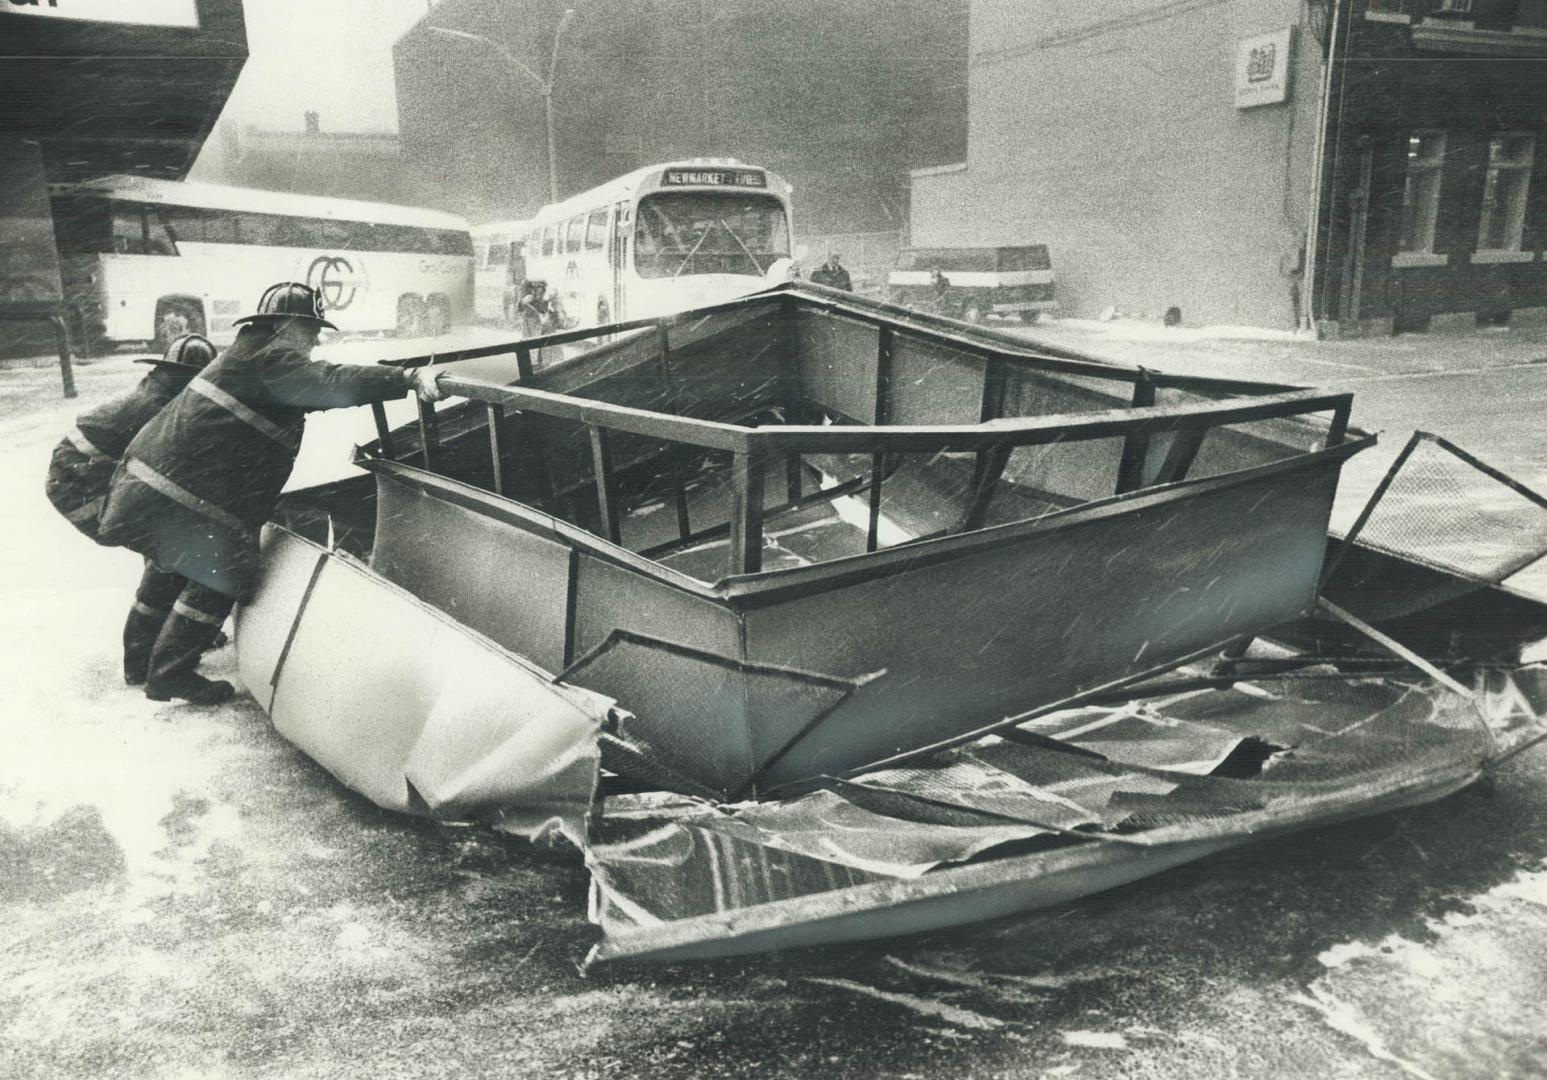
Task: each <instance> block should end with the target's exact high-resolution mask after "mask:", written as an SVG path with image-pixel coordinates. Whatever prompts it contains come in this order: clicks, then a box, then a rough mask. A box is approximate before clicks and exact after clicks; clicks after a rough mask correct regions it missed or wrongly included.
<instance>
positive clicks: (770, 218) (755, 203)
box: [634, 191, 790, 278]
mask: <svg viewBox="0 0 1547 1080" xmlns="http://www.w3.org/2000/svg"><path fill="white" fill-rule="evenodd" d="M789 253H790V230H789V224H788V223H787V222H786V220H785V217H784V207H783V205H781V204H780V202H779V200H778V199H775V198H772V197H771V196H768V195H748V194H745V193H742V192H719V191H681V192H669V193H664V194H658V195H647V196H646V197H645V198H643V199H641V200H639V214H638V223H637V225H636V227H635V233H634V267H635V269H636V270H637V271H638V272H639V276H640V277H647V278H666V277H682V276H686V275H689V274H753V275H758V276H761V275H762V274H763V272H764V271H766V270H767V269H768V267H769V265H770V264H772V263H773V261H774V260H775V259H780V258H784V257H786V256H788V255H789Z"/></svg>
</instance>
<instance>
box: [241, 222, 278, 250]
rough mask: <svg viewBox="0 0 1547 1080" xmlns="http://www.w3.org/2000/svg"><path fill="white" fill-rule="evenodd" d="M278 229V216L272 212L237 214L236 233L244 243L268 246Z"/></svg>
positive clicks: (272, 241)
mask: <svg viewBox="0 0 1547 1080" xmlns="http://www.w3.org/2000/svg"><path fill="white" fill-rule="evenodd" d="M278 230H279V218H277V217H275V216H274V215H272V214H238V215H237V216H236V234H237V236H239V237H240V238H241V242H242V243H244V244H258V245H261V246H263V247H268V246H269V245H271V244H273V243H274V242H275V241H274V237H275V234H276V233H277V232H278Z"/></svg>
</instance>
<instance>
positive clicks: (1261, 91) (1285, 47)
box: [1235, 26, 1294, 109]
mask: <svg viewBox="0 0 1547 1080" xmlns="http://www.w3.org/2000/svg"><path fill="white" fill-rule="evenodd" d="M1293 46H1294V27H1292V26H1286V27H1284V29H1282V30H1275V31H1273V33H1271V34H1258V35H1257V36H1256V37H1249V38H1246V39H1244V40H1243V41H1242V42H1241V44H1240V45H1239V47H1238V50H1237V52H1236V57H1235V107H1236V108H1238V109H1251V108H1255V107H1256V106H1258V105H1277V104H1278V103H1279V102H1281V101H1284V100H1285V99H1287V98H1288V97H1289V57H1290V53H1291V50H1292V49H1293Z"/></svg>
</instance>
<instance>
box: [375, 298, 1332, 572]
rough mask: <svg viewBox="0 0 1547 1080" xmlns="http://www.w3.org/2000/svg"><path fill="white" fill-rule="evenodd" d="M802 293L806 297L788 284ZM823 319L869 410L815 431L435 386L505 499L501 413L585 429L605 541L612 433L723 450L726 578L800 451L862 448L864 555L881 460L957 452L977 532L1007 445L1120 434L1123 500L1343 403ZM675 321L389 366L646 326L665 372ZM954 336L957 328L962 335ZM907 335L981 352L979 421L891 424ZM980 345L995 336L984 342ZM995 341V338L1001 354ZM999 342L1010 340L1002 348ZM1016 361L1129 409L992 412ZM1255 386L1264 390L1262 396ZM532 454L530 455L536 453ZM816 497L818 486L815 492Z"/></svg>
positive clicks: (862, 309) (881, 310) (872, 542)
mask: <svg viewBox="0 0 1547 1080" xmlns="http://www.w3.org/2000/svg"><path fill="white" fill-rule="evenodd" d="M800 291H805V292H808V293H814V292H815V291H814V290H800ZM781 294H783V295H784V296H785V297H786V299H785V303H786V304H787V305H793V297H794V296H795V295H798V291H797V287H792V286H779V287H777V288H775V289H771V290H768V291H766V292H762V293H755V294H752V295H751V296H748V297H743V298H740V299H737V300H733V301H729V302H726V303H722V304H717V305H713V306H712V307H708V308H702V309H698V310H697V311H695V312H694V313H692V316H693V317H694V318H701V317H703V316H704V315H706V314H712V313H714V312H719V311H730V310H734V309H736V308H738V307H744V306H746V305H748V304H752V303H766V302H767V301H768V300H769V298H770V297H777V296H779V295H781ZM815 297H816V298H818V299H820V300H821V301H822V306H823V308H824V309H826V310H828V311H833V312H838V313H841V314H843V315H845V316H848V317H850V318H851V319H854V320H856V321H858V322H861V323H866V324H869V325H872V326H874V327H875V328H876V331H877V356H876V392H875V402H876V405H875V414H874V416H873V417H871V418H869V420H870V422H868V423H861V424H852V425H851V424H838V425H827V426H813V425H777V426H767V427H750V426H744V425H738V424H728V423H722V422H718V421H712V420H703V419H696V418H692V417H686V416H677V415H672V414H668V413H663V412H658V411H652V410H647V409H639V408H633V407H630V406H626V405H617V404H612V403H608V402H603V401H595V400H591V399H586V398H578V397H573V396H570V395H567V394H563V393H555V392H552V391H548V390H540V389H536V388H533V387H527V386H522V385H520V384H519V382H518V383H517V384H513V385H500V384H497V383H492V382H488V381H484V380H479V379H473V378H466V377H458V376H456V375H453V374H450V373H448V374H446V375H443V376H442V377H441V382H440V385H441V388H442V389H443V390H445V391H446V392H447V393H449V394H451V395H455V396H458V397H464V398H467V399H469V400H471V401H476V402H480V403H482V404H483V405H484V407H485V409H486V411H487V418H488V419H487V423H488V434H489V452H490V457H491V460H492V475H493V478H494V485H493V490H494V492H495V494H497V495H501V496H504V495H507V485H506V476H505V469H504V461H505V458H506V451H507V440H508V439H509V433H508V431H507V428H508V423H507V421H508V417H509V414H510V413H512V412H517V413H522V414H536V415H541V416H546V417H551V418H554V419H559V420H566V421H570V422H573V423H578V424H581V425H584V426H585V427H586V428H587V429H588V432H589V436H590V446H591V458H592V473H593V476H594V478H595V486H596V499H597V508H598V514H599V520H600V522H601V531H600V535H602V536H603V537H604V538H605V539H607V540H610V541H611V542H613V543H617V542H618V541H619V532H620V530H619V521H620V516H621V509H620V507H619V505H618V495H617V490H616V485H615V484H614V482H613V479H614V466H615V463H614V458H613V454H612V445H611V442H612V438H613V436H614V434H619V433H621V434H628V435H637V436H644V437H647V438H650V439H655V440H660V441H663V442H667V443H671V444H675V445H677V446H686V447H693V448H697V449H700V450H709V451H719V452H722V453H729V454H730V455H731V456H732V467H731V476H732V484H733V498H734V502H733V510H732V514H731V520H730V528H729V533H730V545H729V561H728V566H727V574H728V575H729V576H731V577H736V576H742V575H747V574H755V573H758V572H759V571H760V570H761V568H762V566H761V557H762V545H763V521H764V519H765V517H767V516H770V515H771V514H776V513H779V512H782V511H785V510H788V509H792V508H794V507H796V506H799V505H801V504H802V502H803V501H804V500H805V499H806V497H807V496H806V494H805V493H804V492H803V491H802V490H801V470H800V459H801V457H802V455H806V454H846V453H855V454H868V455H870V456H871V458H872V462H873V464H872V468H871V473H870V480H869V483H868V502H869V527H868V531H867V540H866V552H867V553H871V552H875V551H876V550H877V547H878V538H877V533H878V519H879V514H880V505H881V494H882V487H883V484H884V471H885V468H884V463H885V461H886V459H887V457H888V456H889V455H895V454H936V453H942V452H969V453H973V454H975V455H976V464H975V469H974V476H973V481H972V485H971V489H970V494H969V497H968V499H967V504H966V506H965V507H964V509H963V513H962V516H961V518H960V522H959V524H958V526H957V528H956V529H954V530H950V531H952V532H958V533H959V532H972V531H975V530H977V529H979V528H981V527H982V526H983V522H984V518H985V512H986V509H987V507H988V504H989V502H990V500H991V498H992V496H993V493H994V490H995V487H996V485H997V484H998V482H999V480H1000V477H1001V475H1002V474H1003V472H1004V469H1005V466H1006V464H1007V462H1008V461H1009V457H1010V454H1011V452H1012V451H1014V450H1015V449H1017V448H1019V447H1026V446H1045V445H1048V444H1052V443H1068V442H1082V441H1088V440H1094V439H1106V438H1114V437H1121V438H1122V439H1123V440H1124V444H1123V455H1122V462H1121V465H1120V466H1119V469H1118V473H1117V475H1116V476H1115V477H1114V478H1113V489H1112V495H1113V496H1124V495H1129V494H1132V493H1134V492H1137V491H1138V490H1140V489H1141V488H1145V487H1158V486H1163V485H1167V484H1174V483H1179V482H1181V481H1183V480H1185V479H1186V478H1187V473H1188V470H1189V468H1190V467H1191V465H1192V462H1193V459H1194V457H1195V456H1196V454H1197V452H1198V449H1199V446H1200V445H1201V443H1202V440H1203V438H1204V436H1205V435H1206V434H1207V432H1208V431H1209V430H1211V429H1213V428H1216V427H1221V426H1225V425H1231V424H1241V423H1247V422H1251V421H1257V420H1269V419H1283V418H1292V417H1301V416H1307V415H1311V414H1316V413H1330V414H1331V422H1330V425H1329V428H1328V431H1327V435H1326V439H1325V448H1326V449H1331V448H1333V447H1337V446H1340V445H1341V444H1343V443H1344V441H1345V439H1346V438H1347V433H1348V417H1349V412H1350V410H1351V408H1352V403H1353V395H1352V394H1351V393H1325V392H1321V391H1317V390H1308V389H1301V388H1294V387H1285V386H1278V385H1276V384H1267V385H1266V386H1265V384H1261V383H1250V382H1238V381H1233V380H1221V379H1209V378H1196V377H1192V376H1178V375H1166V374H1162V373H1159V372H1154V371H1149V370H1146V369H1143V368H1132V369H1128V368H1121V367H1117V366H1114V365H1112V364H1109V363H1103V362H1100V361H1095V360H1092V359H1089V358H1086V357H1080V356H1073V355H1070V356H1053V355H1048V354H1045V353H1043V352H1040V351H1031V350H1027V349H1026V348H1025V343H1024V342H1022V341H1020V340H1018V339H1014V338H1008V337H1001V336H999V335H994V334H992V333H988V334H985V333H984V332H983V331H981V330H980V329H979V328H976V327H972V328H970V329H969V328H967V327H966V326H965V325H964V324H960V323H957V322H956V321H955V320H951V319H946V318H943V317H938V316H932V315H925V314H922V313H918V312H915V311H913V310H912V309H908V308H902V307H898V306H896V305H891V304H883V303H876V302H871V301H857V300H838V299H830V298H829V296H828V293H827V291H826V290H823V291H822V292H820V293H816V294H815ZM676 321H677V319H676V318H675V317H665V318H658V319H648V320H636V321H633V322H625V323H615V324H612V325H610V326H603V327H595V328H587V329H581V330H574V331H568V332H565V333H560V334H552V335H548V336H545V337H542V338H536V339H532V340H530V341H522V342H519V343H516V344H514V345H497V346H485V347H481V348H475V349H465V350H460V351H457V352H453V353H447V354H442V355H439V356H426V357H416V358H412V359H409V360H403V361H397V362H396V363H398V364H400V365H403V366H423V365H426V364H430V363H437V362H440V363H451V362H455V361H458V360H466V359H474V358H479V357H488V356H496V355H508V354H510V353H512V352H514V353H515V355H516V357H517V367H518V373H519V376H520V381H526V380H529V379H530V378H532V375H533V373H534V370H535V369H534V366H533V362H532V357H533V353H534V352H535V351H538V350H541V349H545V348H551V347H553V346H557V345H563V344H569V343H574V342H579V341H586V340H591V339H597V338H604V337H607V338H610V337H613V336H615V335H619V334H624V333H629V332H632V331H642V330H649V331H653V333H654V334H655V335H656V337H657V341H658V345H657V350H658V357H659V364H660V365H661V367H662V369H663V370H665V369H667V367H668V365H669V363H670V358H671V350H672V341H671V329H672V327H673V325H674V324H675V323H676ZM962 330H968V332H967V333H962ZM909 335H913V336H916V337H919V338H922V339H925V340H928V341H932V342H934V343H937V344H943V345H948V346H950V347H952V348H955V349H958V350H961V351H963V352H966V353H968V354H971V355H976V356H978V357H981V358H982V359H983V361H984V363H985V365H986V367H985V372H984V380H983V396H982V403H981V409H980V422H979V423H976V424H891V423H889V422H888V421H889V420H890V417H889V416H888V415H887V400H888V395H887V392H886V391H887V387H888V383H889V381H890V379H891V377H892V364H891V360H892V355H893V351H894V348H895V346H896V344H897V342H898V340H899V339H900V338H903V337H906V336H909ZM985 337H988V338H997V339H998V340H995V341H992V342H990V341H985V340H983V339H984V338H985ZM999 341H1003V342H1004V343H1005V344H1004V346H1001V345H1000V344H999ZM1012 343H1013V344H1012ZM1015 366H1020V367H1024V368H1026V369H1028V370H1031V371H1035V372H1037V373H1045V372H1055V373H1066V374H1074V375H1081V376H1088V377H1095V378H1100V379H1105V380H1110V381H1113V382H1126V383H1130V384H1131V385H1132V387H1133V392H1132V399H1131V401H1132V404H1131V405H1130V407H1128V408H1125V409H1111V410H1106V411H1100V412H1082V413H1064V414H1055V415H1048V416H1036V417H1018V418H1012V417H1004V416H1003V415H1002V410H1003V404H1004V403H1003V396H1004V386H1005V381H1006V376H1007V374H1008V372H1009V370H1010V368H1012V367H1015ZM1163 388H1171V389H1180V390H1191V391H1195V392H1205V393H1225V394H1232V393H1233V394H1248V393H1250V394H1253V395H1254V396H1252V397H1251V398H1249V399H1229V398H1227V399H1225V400H1219V401H1212V402H1208V403H1206V404H1201V405H1156V404H1155V392H1156V390H1157V389H1163ZM1264 389H1267V390H1270V391H1272V392H1270V393H1263V390H1264ZM375 416H376V423H377V428H378V433H379V435H380V439H381V442H380V447H381V452H382V455H383V456H384V457H386V458H388V459H392V458H394V457H395V448H394V447H393V444H392V439H391V434H390V432H389V430H388V428H387V423H386V415H385V412H384V410H382V409H381V408H380V407H379V406H378V407H376V410H375ZM419 417H420V434H421V445H422V455H423V461H424V465H425V467H426V468H430V469H433V468H434V459H435V450H436V448H437V447H438V445H439V434H438V429H437V422H436V418H435V412H434V409H433V408H432V407H430V406H428V405H425V404H423V403H421V405H420V412H419ZM1173 433H1174V435H1173V438H1172V441H1171V444H1170V446H1169V447H1168V448H1167V451H1166V454H1165V457H1164V460H1163V461H1162V463H1161V465H1160V469H1159V472H1158V473H1157V474H1156V475H1155V476H1154V477H1153V478H1152V479H1151V480H1150V482H1149V483H1147V484H1146V483H1144V481H1143V477H1142V466H1143V463H1144V461H1145V457H1146V454H1147V452H1148V450H1149V446H1150V443H1151V440H1152V439H1154V438H1155V437H1156V436H1159V435H1165V434H1173ZM536 449H537V450H538V452H539V453H541V452H542V450H541V447H540V446H539V447H536ZM781 458H782V459H783V460H784V461H785V462H786V466H787V467H786V475H787V476H788V478H789V480H788V483H789V492H788V496H789V497H788V500H787V502H786V503H784V504H783V505H780V506H777V507H771V508H765V507H764V498H763V496H764V492H763V488H764V484H765V468H766V465H767V464H768V463H769V462H770V461H773V460H778V459H781ZM675 481H676V488H677V491H676V501H677V506H678V523H679V536H680V540H681V541H682V542H692V541H698V540H702V539H708V536H707V535H705V534H695V533H693V532H692V531H691V530H690V528H689V523H688V521H687V516H686V514H685V513H684V512H683V509H684V506H685V501H684V495H683V479H682V477H681V476H680V474H679V475H677V476H676V477H675ZM826 494H827V495H828V496H829V497H830V496H831V494H832V493H831V492H828V493H826Z"/></svg>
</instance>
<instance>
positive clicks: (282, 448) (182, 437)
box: [101, 327, 410, 597]
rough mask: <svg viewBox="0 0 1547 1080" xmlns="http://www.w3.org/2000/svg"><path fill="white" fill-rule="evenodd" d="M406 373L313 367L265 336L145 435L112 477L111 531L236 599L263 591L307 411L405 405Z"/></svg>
mask: <svg viewBox="0 0 1547 1080" xmlns="http://www.w3.org/2000/svg"><path fill="white" fill-rule="evenodd" d="M409 385H410V384H409V381H408V377H407V375H406V374H405V373H404V372H403V371H400V370H398V369H396V368H384V367H374V366H372V367H354V366H349V365H342V364H329V363H323V362H321V361H314V360H311V359H309V358H308V357H307V356H306V354H304V353H302V352H299V351H296V350H294V349H292V348H290V347H288V346H283V345H279V344H276V343H274V342H272V341H271V339H270V338H269V336H268V335H267V334H266V333H265V332H264V331H263V330H261V329H259V328H257V327H248V328H245V329H243V330H242V332H241V334H240V335H239V336H238V337H237V339H236V343H235V344H234V345H232V346H231V347H230V348H229V349H227V350H226V351H225V352H224V353H222V354H221V355H220V357H219V358H218V359H217V360H215V361H214V362H213V363H211V364H210V365H209V366H208V367H206V368H205V369H204V371H203V373H202V374H200V375H199V376H197V377H196V378H194V379H193V380H192V381H190V382H189V384H188V388H187V389H186V390H184V391H183V393H182V394H181V395H179V396H178V398H177V399H176V400H175V401H173V402H172V404H170V405H169V406H167V407H166V408H165V409H163V410H162V411H161V413H160V414H159V415H157V416H156V418H155V419H154V420H152V421H151V422H150V423H148V424H146V425H145V427H144V428H143V429H142V430H141V431H140V433H139V434H138V435H137V436H135V438H134V441H133V442H131V443H130V444H129V449H128V452H127V454H125V456H124V460H123V462H122V464H120V465H119V467H118V470H117V471H116V472H115V473H114V475H113V482H112V488H111V491H110V493H109V495H108V500H107V505H106V507H105V508H104V509H103V512H102V520H101V532H102V536H103V539H104V540H105V541H106V542H108V543H113V544H122V545H123V546H124V547H127V548H131V549H133V550H135V551H138V552H139V553H140V554H142V555H144V556H145V557H146V558H148V559H150V560H151V561H152V562H154V563H155V564H156V565H157V566H159V567H161V568H162V569H163V570H170V571H172V572H173V573H177V574H181V575H182V576H183V577H185V578H188V579H189V580H191V581H195V582H198V583H199V584H201V585H204V586H206V587H207V588H210V589H213V590H215V591H216V592H219V593H223V594H225V595H227V596H234V597H242V596H245V595H246V594H247V593H248V592H250V591H251V589H252V587H253V585H254V584H255V583H256V577H257V569H258V532H259V530H260V529H261V528H262V527H263V523H264V522H265V521H266V520H268V517H269V514H270V513H271V512H272V511H273V509H274V505H275V503H276V502H277V501H278V499H279V494H280V492H281V491H282V490H283V489H284V486H285V481H286V480H287V479H289V477H290V469H291V467H292V466H293V465H294V464H295V458H296V454H297V452H298V451H299V450H300V448H301V433H302V431H303V429H304V426H305V424H304V420H305V415H306V413H307V412H310V411H313V410H317V409H334V408H339V407H342V406H346V405H364V404H369V403H371V402H376V401H386V400H388V399H390V398H395V397H399V396H401V395H402V394H404V393H406V392H407V390H408V388H409Z"/></svg>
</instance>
